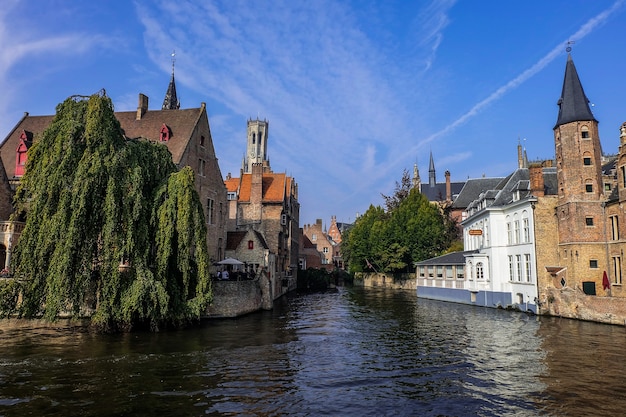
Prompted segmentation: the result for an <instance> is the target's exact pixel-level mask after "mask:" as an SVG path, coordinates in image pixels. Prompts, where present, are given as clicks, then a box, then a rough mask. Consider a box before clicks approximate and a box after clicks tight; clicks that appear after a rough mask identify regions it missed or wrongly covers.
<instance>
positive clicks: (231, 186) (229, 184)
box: [224, 178, 239, 193]
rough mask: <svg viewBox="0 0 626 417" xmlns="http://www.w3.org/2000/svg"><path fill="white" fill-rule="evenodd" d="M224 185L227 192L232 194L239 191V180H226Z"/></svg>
mask: <svg viewBox="0 0 626 417" xmlns="http://www.w3.org/2000/svg"><path fill="white" fill-rule="evenodd" d="M224 185H226V191H228V192H230V193H233V192H237V190H238V189H239V178H229V179H227V180H224Z"/></svg>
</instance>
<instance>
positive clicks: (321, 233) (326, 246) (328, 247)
mask: <svg viewBox="0 0 626 417" xmlns="http://www.w3.org/2000/svg"><path fill="white" fill-rule="evenodd" d="M302 233H304V235H305V236H306V237H307V238H309V240H310V241H311V243H313V244H314V245H315V247H316V248H317V251H318V252H319V253H320V254H321V256H322V268H324V269H326V270H328V271H332V270H333V269H334V268H335V264H334V263H333V256H334V254H335V246H336V244H335V242H333V240H332V239H330V237H329V236H328V234H327V232H326V230H325V229H324V225H323V224H322V219H316V221H315V223H314V224H306V225H304V227H303V228H302Z"/></svg>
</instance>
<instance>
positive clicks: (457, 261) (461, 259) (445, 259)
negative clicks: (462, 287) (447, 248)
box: [415, 250, 478, 266]
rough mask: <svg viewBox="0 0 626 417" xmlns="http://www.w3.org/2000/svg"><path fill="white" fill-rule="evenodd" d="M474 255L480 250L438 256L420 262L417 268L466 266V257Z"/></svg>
mask: <svg viewBox="0 0 626 417" xmlns="http://www.w3.org/2000/svg"><path fill="white" fill-rule="evenodd" d="M473 253H478V250H467V251H459V252H451V253H447V254H445V255H441V256H437V257H435V258H430V259H426V260H423V261H420V262H415V266H427V265H462V264H465V256H466V255H470V254H473Z"/></svg>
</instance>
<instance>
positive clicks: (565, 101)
mask: <svg viewBox="0 0 626 417" xmlns="http://www.w3.org/2000/svg"><path fill="white" fill-rule="evenodd" d="M557 104H558V105H559V117H558V119H557V121H556V125H555V126H554V127H555V128H556V127H558V126H561V125H563V124H566V123H570V122H576V121H586V120H593V121H596V122H597V120H596V119H595V118H594V117H593V114H592V113H591V109H590V108H589V99H588V98H587V96H586V95H585V91H584V90H583V86H582V84H581V83H580V79H579V78H578V72H576V66H574V61H573V60H572V56H571V55H570V54H568V55H567V64H566V65H565V77H564V78H563V90H562V92H561V98H560V99H559V101H558V103H557Z"/></svg>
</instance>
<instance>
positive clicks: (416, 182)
mask: <svg viewBox="0 0 626 417" xmlns="http://www.w3.org/2000/svg"><path fill="white" fill-rule="evenodd" d="M421 183H422V180H421V179H420V171H419V169H418V168H417V162H416V163H415V165H413V188H417V190H418V191H420V184H421Z"/></svg>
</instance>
